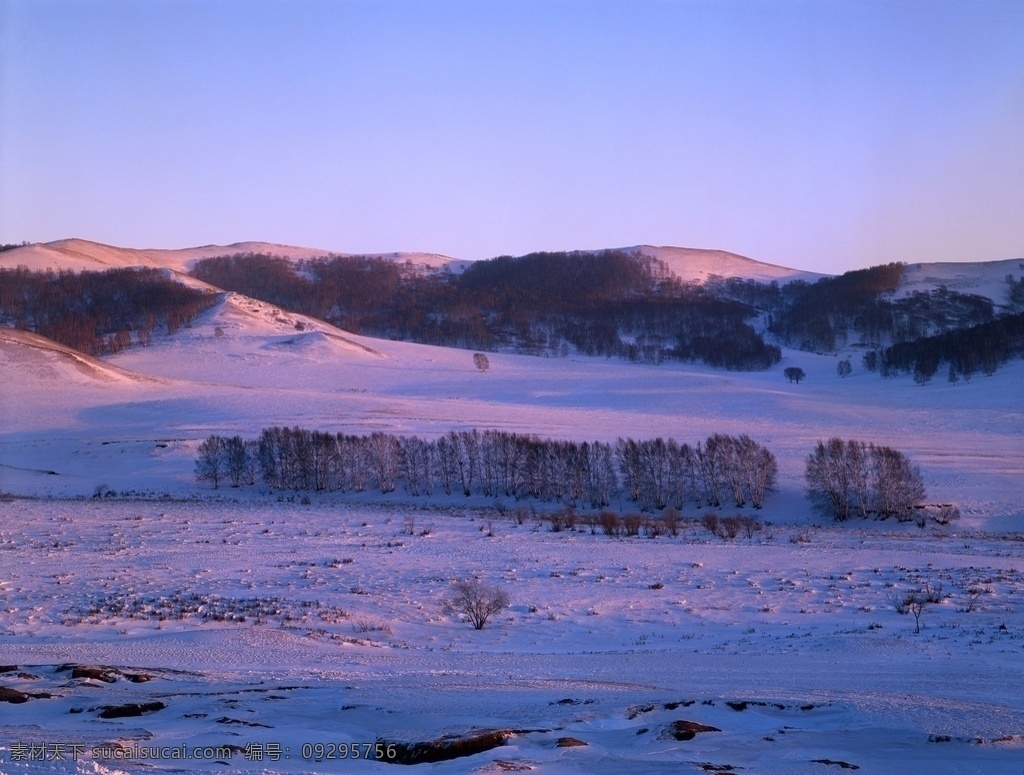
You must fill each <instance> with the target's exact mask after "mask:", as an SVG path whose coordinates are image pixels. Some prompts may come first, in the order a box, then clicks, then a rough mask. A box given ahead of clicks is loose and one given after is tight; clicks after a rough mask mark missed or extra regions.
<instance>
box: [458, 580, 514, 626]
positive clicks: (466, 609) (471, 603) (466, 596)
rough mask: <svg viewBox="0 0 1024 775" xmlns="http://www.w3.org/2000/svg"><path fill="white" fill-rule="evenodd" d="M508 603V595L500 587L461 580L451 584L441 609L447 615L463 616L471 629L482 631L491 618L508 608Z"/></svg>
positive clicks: (476, 581)
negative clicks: (466, 618) (471, 626)
mask: <svg viewBox="0 0 1024 775" xmlns="http://www.w3.org/2000/svg"><path fill="white" fill-rule="evenodd" d="M509 602H510V600H509V596H508V593H507V592H505V590H503V589H502V588H501V587H498V586H495V585H490V584H484V583H482V582H480V581H478V580H476V579H462V580H461V581H456V582H455V583H454V584H452V587H451V590H450V591H449V594H448V597H446V598H445V600H444V605H443V608H444V612H445V613H448V614H451V613H456V614H464V615H465V616H466V617H468V618H469V621H470V623H471V624H472V625H473V629H475V630H482V629H483V628H484V625H485V624H487V620H488V619H490V618H491V616H493V615H494V614H496V613H498V612H499V611H502V610H504V609H505V608H508V606H509Z"/></svg>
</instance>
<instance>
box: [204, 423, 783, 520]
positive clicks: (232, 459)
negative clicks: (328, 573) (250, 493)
mask: <svg viewBox="0 0 1024 775" xmlns="http://www.w3.org/2000/svg"><path fill="white" fill-rule="evenodd" d="M198 452H199V454H198V457H197V459H196V463H195V474H196V477H197V479H198V480H199V481H203V482H209V483H211V484H212V485H213V486H214V487H215V488H216V487H218V486H219V485H220V484H221V482H230V483H231V485H232V486H236V487H237V486H241V485H243V484H255V483H256V481H257V480H262V481H263V482H265V483H266V484H267V485H269V486H270V487H272V488H274V489H278V490H295V491H314V492H363V491H368V490H379V491H380V492H381V493H390V492H395V491H396V490H398V489H401V490H403V491H404V492H405V493H407V494H408V495H412V496H425V497H430V496H432V495H434V494H439V493H443V494H444V495H446V496H450V495H453V494H456V495H462V496H465V497H469V496H471V495H482V496H485V497H490V498H498V497H502V496H504V497H511V498H515V499H517V500H519V499H537V500H541V501H556V502H559V503H564V504H568V505H573V506H577V505H583V506H590V507H591V508H603V507H606V506H608V505H610V504H611V503H612V502H613V501H615V500H619V499H628V500H629V501H632V502H634V503H636V504H638V505H639V507H640V508H641V509H642V510H645V511H647V510H653V509H664V508H667V507H673V508H677V509H678V508H682V507H683V506H684V505H685V504H688V503H689V504H694V505H696V506H698V507H701V506H705V505H706V506H711V507H723V506H727V505H730V504H731V505H733V506H736V507H738V508H739V507H744V506H746V505H748V504H749V505H751V506H753V507H754V508H761V506H762V505H763V503H764V499H765V497H766V496H767V495H768V494H769V493H771V492H773V491H774V489H775V485H776V477H777V475H778V464H777V462H776V459H775V456H774V455H773V454H772V453H771V451H769V450H768V449H767V448H765V447H764V446H762V445H760V444H758V443H757V442H755V441H754V440H753V439H751V438H750V437H749V436H747V435H741V436H727V435H723V434H714V435H712V436H709V437H708V438H707V439H706V440H704V441H700V442H697V444H695V445H693V446H691V445H689V444H686V443H679V442H677V441H675V440H674V439H667V440H666V439H661V438H657V439H649V440H635V439H630V438H620V439H618V440H617V441H616V442H615V443H613V444H612V443H605V442H600V441H594V442H574V441H560V440H552V439H541V438H539V437H538V436H535V435H526V434H517V433H510V432H506V431H496V430H485V431H482V432H481V431H479V430H476V429H473V430H464V431H455V430H453V431H450V432H448V433H447V434H445V435H443V436H440V437H439V438H437V439H432V440H426V439H422V438H419V437H417V436H398V435H393V434H387V433H381V432H377V433H372V434H369V435H362V436H357V435H349V434H343V433H337V434H335V433H327V432H324V431H316V430H308V429H305V428H298V427H292V428H288V427H280V426H274V427H271V428H265V429H264V430H263V431H262V432H261V433H260V435H259V437H258V438H256V439H248V440H246V439H242V438H241V437H240V436H232V437H222V436H219V435H213V436H210V437H208V438H207V439H205V440H204V441H203V442H202V443H201V444H200V446H199V451H198Z"/></svg>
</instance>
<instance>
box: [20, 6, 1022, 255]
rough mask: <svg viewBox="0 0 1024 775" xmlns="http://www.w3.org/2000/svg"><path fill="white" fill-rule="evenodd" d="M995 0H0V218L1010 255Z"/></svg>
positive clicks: (175, 240) (403, 237) (176, 240)
mask: <svg viewBox="0 0 1024 775" xmlns="http://www.w3.org/2000/svg"><path fill="white" fill-rule="evenodd" d="M1022 128H1024V4H1022V3H1021V2H1019V0H807V1H806V2H805V1H801V0H706V1H705V0H677V1H675V2H671V1H669V0H628V1H627V0H618V1H612V0H576V1H569V0H404V1H399V0H365V1H363V0H352V1H351V2H346V1H343V0H336V1H332V2H324V1H319V2H318V1H315V0H292V1H291V2H269V1H268V0H244V1H243V0H206V1H204V2H186V1H185V0H124V1H121V2H114V1H113V0H74V1H73V2H55V1H52V0H0V242H6V243H10V242H21V241H30V242H45V241H51V240H57V239H63V238H69V237H80V238H83V239H91V240H95V241H98V242H105V243H109V244H114V245H119V246H124V247H135V248H182V247H191V246H195V245H205V244H229V243H232V242H237V241H244V240H259V241H268V242H277V243H283V244H291V245H302V246H308V247H317V248H324V249H329V250H334V251H339V252H356V253H359V252H370V253H377V252H391V251H424V252H434V253H443V254H446V255H449V256H453V257H456V258H464V259H481V258H488V257H492V256H496V255H521V254H524V253H527V252H530V251H536V250H582V249H596V248H605V247H624V246H629V245H636V244H643V243H646V244H655V245H676V246H683V247H697V248H713V249H720V250H728V251H732V252H735V253H740V254H742V255H745V256H748V257H750V258H755V259H758V260H761V261H766V262H770V263H775V264H782V265H786V266H792V267H796V268H800V269H810V270H814V271H819V272H828V273H839V272H842V271H846V270H848V269H854V268H858V267H864V266H869V265H873V264H878V263H883V262H888V261H908V262H916V261H981V260H995V259H1003V258H1015V257H1020V256H1024V130H1022Z"/></svg>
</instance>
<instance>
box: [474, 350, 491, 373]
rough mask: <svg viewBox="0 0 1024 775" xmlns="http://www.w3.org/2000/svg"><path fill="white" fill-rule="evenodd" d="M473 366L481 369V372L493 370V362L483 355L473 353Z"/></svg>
mask: <svg viewBox="0 0 1024 775" xmlns="http://www.w3.org/2000/svg"><path fill="white" fill-rule="evenodd" d="M473 365H474V366H476V367H477V368H478V369H480V371H487V370H488V369H489V368H491V362H490V361H489V360H488V359H487V356H486V355H484V354H483V353H473Z"/></svg>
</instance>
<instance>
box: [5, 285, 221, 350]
mask: <svg viewBox="0 0 1024 775" xmlns="http://www.w3.org/2000/svg"><path fill="white" fill-rule="evenodd" d="M216 299H217V294H216V293H205V292H203V291H199V290H196V289H195V288H189V287H188V286H185V285H182V284H181V283H180V282H177V281H176V280H173V279H171V278H170V277H168V276H167V273H166V272H163V271H160V270H158V269H146V268H132V269H110V270H108V271H105V272H70V271H63V272H50V271H46V272H33V271H30V270H28V269H26V268H23V267H18V268H15V269H2V268H0V320H2V321H3V324H4V325H6V326H9V327H13V328H20V329H23V330H26V331H33V332H35V333H37V334H40V335H42V336H45V337H47V338H49V339H53V340H54V341H56V342H60V343H61V344H64V345H67V346H68V347H73V348H75V349H76V350H78V351H79V352H83V353H86V354H88V355H105V354H111V353H115V352H118V351H120V350H123V349H125V348H127V347H129V346H131V345H132V344H142V345H146V344H148V343H149V342H150V339H151V337H152V335H153V333H154V331H166V332H168V333H172V334H173V333H174V332H175V331H177V330H178V328H180V327H181V326H183V325H187V324H188V323H190V322H192V321H193V320H195V318H196V317H197V316H198V315H199V314H200V313H201V312H202V311H203V310H205V309H207V308H209V307H210V306H211V305H212V304H213V303H214V302H215V301H216Z"/></svg>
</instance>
